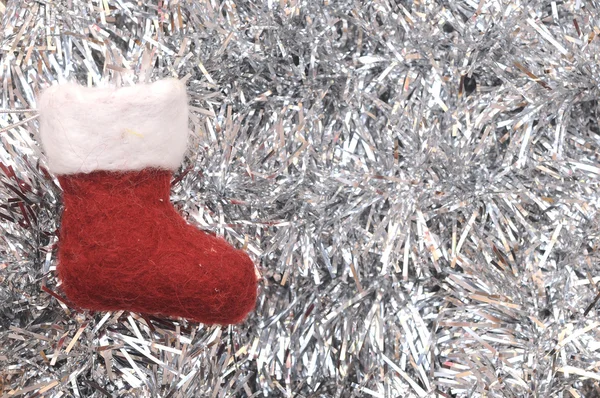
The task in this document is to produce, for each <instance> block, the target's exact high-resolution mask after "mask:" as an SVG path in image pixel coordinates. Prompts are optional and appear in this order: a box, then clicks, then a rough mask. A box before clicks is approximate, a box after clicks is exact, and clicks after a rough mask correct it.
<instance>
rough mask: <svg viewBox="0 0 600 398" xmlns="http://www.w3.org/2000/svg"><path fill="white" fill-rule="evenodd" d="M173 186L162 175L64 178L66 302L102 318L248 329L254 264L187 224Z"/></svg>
mask: <svg viewBox="0 0 600 398" xmlns="http://www.w3.org/2000/svg"><path fill="white" fill-rule="evenodd" d="M170 180H171V172H170V171H165V170H155V169H146V170H142V171H135V172H107V171H96V172H93V173H90V174H74V175H63V176H59V181H60V185H61V186H62V188H63V191H64V205H65V207H64V212H63V215H62V222H61V227H60V241H59V251H58V260H59V264H58V275H59V278H60V279H61V280H62V282H63V285H62V288H63V290H64V292H65V294H66V296H67V298H68V299H69V300H70V301H72V302H73V303H75V304H76V305H78V306H80V307H82V308H86V309H90V310H95V311H116V310H128V311H133V312H139V313H145V314H155V315H166V316H181V317H184V318H188V319H190V320H193V321H198V322H202V323H207V324H215V323H216V324H232V323H238V322H241V321H243V320H244V319H245V317H246V315H247V314H248V313H249V312H250V311H252V310H253V309H254V307H255V304H256V295H257V283H258V281H257V278H256V274H255V271H254V264H253V263H252V260H251V259H250V257H248V255H247V254H246V253H245V252H243V251H241V250H237V249H235V248H233V247H232V246H231V245H229V244H228V243H227V242H226V241H225V240H223V239H221V238H218V237H216V236H212V235H209V234H207V233H204V232H202V231H200V230H198V229H197V228H195V227H193V226H191V225H190V224H188V223H187V222H186V221H185V220H184V219H183V218H182V217H181V216H180V215H179V214H178V213H177V211H176V210H175V209H174V208H173V206H172V205H171V203H170V201H169V193H170Z"/></svg>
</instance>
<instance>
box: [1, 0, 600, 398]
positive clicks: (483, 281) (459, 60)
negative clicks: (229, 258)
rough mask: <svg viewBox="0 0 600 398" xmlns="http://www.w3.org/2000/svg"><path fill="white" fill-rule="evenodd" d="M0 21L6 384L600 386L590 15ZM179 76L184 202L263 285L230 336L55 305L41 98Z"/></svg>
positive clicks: (594, 61)
mask: <svg viewBox="0 0 600 398" xmlns="http://www.w3.org/2000/svg"><path fill="white" fill-rule="evenodd" d="M0 12H1V13H2V14H3V15H2V17H3V25H2V38H1V41H0V49H1V58H0V81H1V84H2V87H1V88H0V93H1V96H0V101H1V104H0V109H1V113H0V142H1V145H0V389H1V391H2V393H3V394H4V395H3V396H10V397H13V396H52V397H103V396H114V397H146V396H148V397H149V396H154V397H159V396H160V397H201V396H206V397H236V396H240V397H242V396H245V397H250V396H253V397H259V396H264V397H267V396H269V397H426V396H431V397H434V396H437V397H533V396H536V397H597V396H599V395H600V385H599V383H600V376H599V374H600V359H599V358H600V317H599V316H598V314H599V311H600V309H599V308H600V304H596V303H595V301H594V300H595V299H598V297H599V292H600V286H599V284H598V282H599V281H600V273H599V271H600V266H599V265H598V259H599V258H598V257H599V256H598V250H599V243H600V242H599V237H598V226H599V224H600V223H599V221H600V220H599V213H598V208H599V205H600V201H599V188H600V187H599V177H600V164H599V157H600V127H599V126H598V118H597V116H598V110H599V107H598V94H599V90H598V84H599V80H600V77H599V76H600V68H599V63H598V54H599V53H600V37H598V35H600V2H598V1H596V0H589V1H581V0H571V1H547V0H531V1H521V0H516V1H515V0H510V1H509V0H480V1H477V0H458V1H454V0H452V1H443V0H435V1H434V0H421V1H417V0H414V1H409V0H373V1H358V0H357V1H350V0H339V1H337V0H336V1H334V0H328V1H325V0H321V1H312V0H311V1H308V0H306V1H296V0H280V1H275V0H266V1H258V0H248V1H231V0H222V1H221V0H210V1H209V0H203V1H200V0H196V1H192V0H180V1H176V0H173V1H167V0H162V1H156V0H155V1H139V2H138V1H129V0H85V1H83V0H55V1H33V0H14V1H9V2H8V4H7V5H6V7H3V6H0ZM166 76H177V77H179V78H181V79H185V80H186V82H187V86H188V92H189V94H190V98H191V101H192V102H191V105H192V114H191V121H190V127H191V128H192V129H193V140H192V148H191V150H190V151H189V153H188V155H187V157H186V161H185V164H184V165H182V168H181V169H180V170H179V172H178V173H177V175H176V178H175V180H174V181H173V192H172V200H173V203H174V204H175V205H176V207H177V208H178V209H179V210H180V211H181V212H182V214H183V215H184V217H185V218H186V219H187V220H189V222H191V223H193V224H195V225H197V226H199V227H200V228H203V229H206V230H209V231H213V232H216V233H218V234H220V235H223V236H225V238H226V239H227V240H229V241H230V242H231V243H232V244H234V245H236V246H237V247H245V248H246V249H247V250H248V251H249V253H250V254H251V255H252V256H253V258H254V260H255V261H256V263H257V267H258V269H259V270H260V273H261V275H262V280H261V287H260V289H261V291H260V299H259V301H258V303H257V308H256V312H255V313H253V314H252V315H251V316H250V317H249V318H248V320H247V321H246V322H245V323H244V324H241V325H236V326H233V327H220V326H210V327H209V326H204V325H197V324H189V323H187V322H185V321H182V320H176V319H175V320H173V319H171V320H169V319H158V318H154V317H143V316H140V315H139V314H129V313H120V312H119V313H108V314H104V313H99V314H89V313H80V312H75V311H74V310H73V309H70V308H68V306H66V305H65V304H64V303H63V302H62V301H61V300H62V292H61V288H60V284H59V282H58V281H57V279H56V273H55V268H56V249H57V243H58V242H57V234H56V233H57V228H58V226H59V216H60V212H61V199H60V188H59V187H58V185H57V181H56V179H55V178H54V176H51V175H49V174H48V173H47V171H46V159H45V157H44V154H43V153H42V152H41V150H40V147H39V144H38V141H37V140H36V134H37V121H36V117H37V114H36V112H35V108H36V104H35V96H36V93H37V92H38V91H39V90H40V89H41V88H43V87H45V86H47V85H48V84H51V83H52V82H55V81H58V82H61V81H66V80H76V81H79V82H80V83H82V84H89V85H94V86H97V85H104V84H108V83H116V84H119V85H128V84H132V83H135V82H140V81H153V80H156V79H159V78H162V77H166ZM90 112H92V113H93V110H91V111H90ZM124 261H126V259H124Z"/></svg>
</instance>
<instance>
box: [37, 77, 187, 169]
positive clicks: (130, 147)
mask: <svg viewBox="0 0 600 398" xmlns="http://www.w3.org/2000/svg"><path fill="white" fill-rule="evenodd" d="M38 104H39V107H38V110H39V113H40V138H41V141H42V145H43V147H44V150H45V151H46V154H47V155H48V162H49V167H50V171H51V172H53V173H55V174H76V173H90V172H92V171H96V170H105V171H132V170H142V169H145V168H161V169H170V170H175V169H177V167H179V165H180V163H181V161H182V159H183V155H184V152H185V150H186V147H187V135H188V105H187V95H186V90H185V86H184V85H183V84H182V83H181V82H180V81H179V80H177V79H165V80H160V81H158V82H155V83H152V84H139V85H136V86H132V87H123V88H115V87H111V88H88V87H83V86H79V85H77V84H73V83H69V84H65V85H58V86H52V87H49V88H48V89H46V90H44V92H43V93H42V95H41V96H40V98H39V101H38Z"/></svg>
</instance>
